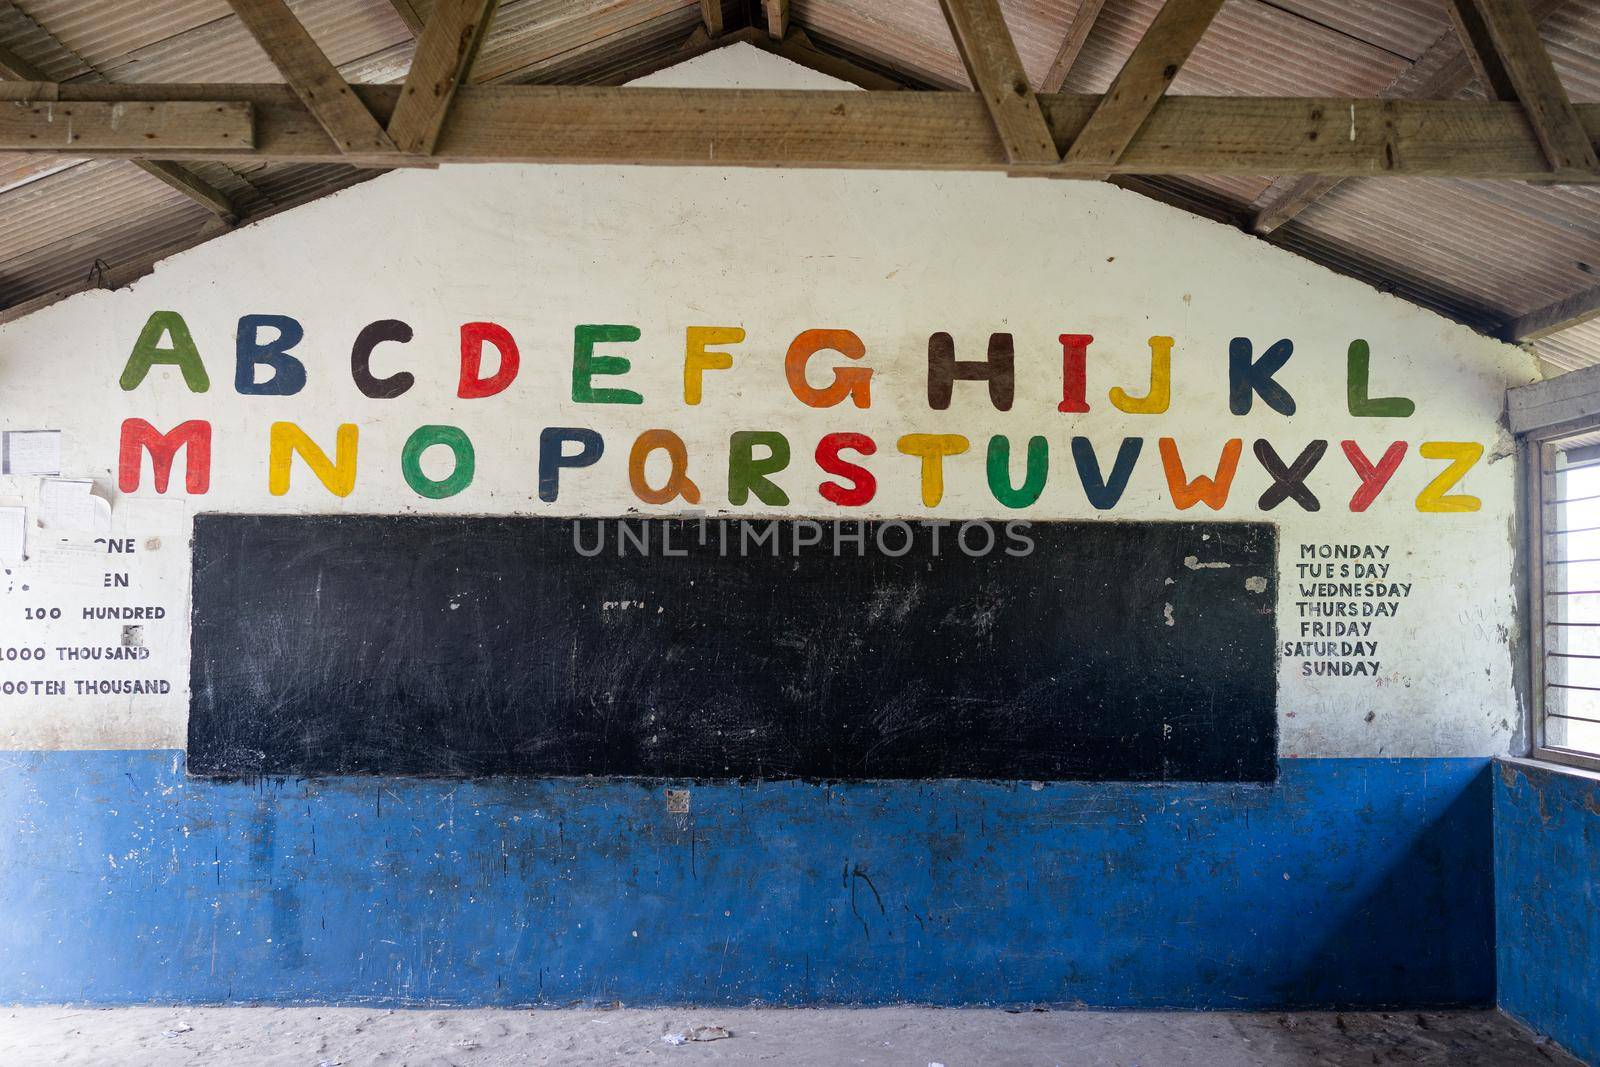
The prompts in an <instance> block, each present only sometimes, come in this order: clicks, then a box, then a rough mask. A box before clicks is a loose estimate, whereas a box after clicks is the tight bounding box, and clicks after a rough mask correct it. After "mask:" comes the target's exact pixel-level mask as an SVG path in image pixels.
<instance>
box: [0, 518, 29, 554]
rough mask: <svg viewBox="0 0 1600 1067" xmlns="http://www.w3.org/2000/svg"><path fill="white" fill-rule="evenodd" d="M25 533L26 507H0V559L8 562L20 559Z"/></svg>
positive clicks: (26, 524)
mask: <svg viewBox="0 0 1600 1067" xmlns="http://www.w3.org/2000/svg"><path fill="white" fill-rule="evenodd" d="M27 535H28V512H27V509H26V508H9V507H7V508H0V560H6V561H8V562H10V561H13V560H20V559H22V558H23V555H22V553H23V549H24V548H25V547H26V543H27V542H26V538H27Z"/></svg>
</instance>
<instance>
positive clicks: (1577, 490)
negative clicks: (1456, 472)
mask: <svg viewBox="0 0 1600 1067" xmlns="http://www.w3.org/2000/svg"><path fill="white" fill-rule="evenodd" d="M1596 416H1597V417H1596V419H1595V420H1594V425H1593V426H1588V427H1585V428H1584V429H1583V430H1581V431H1580V432H1581V433H1584V434H1586V435H1587V438H1586V439H1585V440H1583V442H1582V443H1581V444H1579V443H1578V442H1577V441H1573V445H1574V446H1576V447H1573V446H1568V447H1566V448H1563V441H1564V440H1571V439H1572V438H1573V437H1574V436H1575V435H1574V434H1572V433H1571V432H1570V431H1568V432H1567V433H1566V434H1565V435H1564V437H1561V436H1550V437H1545V438H1542V439H1541V438H1538V437H1537V436H1535V437H1534V438H1533V439H1532V440H1529V441H1527V442H1526V443H1527V445H1528V448H1527V451H1526V452H1525V456H1526V457H1527V460H1528V461H1529V463H1530V465H1531V467H1532V469H1530V470H1529V472H1528V473H1529V474H1530V475H1531V476H1532V477H1530V478H1529V479H1528V488H1529V493H1530V499H1529V500H1528V503H1529V505H1530V506H1529V508H1528V509H1527V511H1528V514H1527V516H1526V518H1527V522H1528V524H1529V531H1528V532H1529V541H1528V544H1529V547H1530V549H1531V551H1532V552H1533V553H1534V554H1535V558H1534V560H1533V562H1534V563H1535V564H1536V565H1535V566H1532V567H1530V568H1529V569H1528V575H1529V580H1530V582H1531V584H1532V588H1531V589H1530V593H1531V594H1532V595H1531V596H1530V597H1529V601H1528V608H1529V611H1530V612H1533V613H1534V615H1535V618H1534V619H1533V620H1530V621H1532V622H1534V623H1535V625H1534V626H1532V627H1530V632H1531V634H1532V638H1531V640H1532V643H1533V646H1534V647H1533V648H1532V649H1531V651H1532V652H1533V655H1532V657H1531V666H1532V669H1533V683H1534V693H1535V697H1536V699H1535V707H1536V713H1535V734H1536V741H1535V749H1536V751H1537V752H1538V753H1539V754H1541V755H1545V756H1552V753H1554V754H1555V755H1554V756H1553V757H1552V758H1560V759H1562V760H1564V761H1567V762H1580V763H1584V764H1586V765H1593V766H1600V669H1597V668H1596V667H1594V666H1590V664H1592V663H1600V641H1597V640H1596V637H1595V636H1593V635H1595V633H1596V631H1600V581H1597V579H1596V577H1595V575H1594V574H1592V573H1587V572H1585V571H1583V570H1581V569H1577V568H1578V565H1581V564H1600V550H1597V548H1596V545H1595V543H1594V540H1591V539H1595V540H1600V537H1597V535H1600V525H1596V524H1595V505H1594V503H1593V502H1595V501H1600V448H1596V446H1595V445H1594V444H1593V443H1592V442H1593V440H1594V438H1593V432H1594V429H1595V428H1597V427H1600V412H1597V413H1596ZM1585 472H1587V473H1585ZM1569 475H1570V477H1568V476H1569ZM1585 505H1587V506H1585Z"/></svg>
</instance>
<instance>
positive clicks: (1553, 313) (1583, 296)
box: [1500, 287, 1600, 343]
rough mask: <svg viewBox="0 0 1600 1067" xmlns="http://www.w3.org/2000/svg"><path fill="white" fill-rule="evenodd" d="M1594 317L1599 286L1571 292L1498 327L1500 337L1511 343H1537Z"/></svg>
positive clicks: (1599, 300) (1599, 315) (1597, 314)
mask: <svg viewBox="0 0 1600 1067" xmlns="http://www.w3.org/2000/svg"><path fill="white" fill-rule="evenodd" d="M1596 318H1600V287H1596V288H1594V289H1586V290H1584V291H1583V292H1581V293H1574V294H1573V295H1572V296H1569V297H1565V298H1564V299H1561V300H1557V301H1556V302H1555V303H1553V304H1549V305H1546V306H1545V307H1542V308H1538V309H1536V310H1534V311H1530V312H1528V313H1527V314H1526V315H1519V316H1518V317H1516V318H1514V319H1512V320H1511V321H1510V322H1508V323H1506V324H1505V325H1504V326H1503V327H1501V329H1500V337H1501V339H1502V340H1505V341H1511V342H1513V343H1515V342H1519V341H1537V340H1538V339H1539V338H1541V337H1549V336H1550V335H1551V334H1553V333H1560V332H1561V331H1562V330H1568V329H1571V328H1572V327H1574V326H1581V325H1583V324H1584V323H1586V322H1588V321H1590V320H1591V319H1596Z"/></svg>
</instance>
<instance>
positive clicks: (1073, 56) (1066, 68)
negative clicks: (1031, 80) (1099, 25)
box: [1039, 0, 1106, 93]
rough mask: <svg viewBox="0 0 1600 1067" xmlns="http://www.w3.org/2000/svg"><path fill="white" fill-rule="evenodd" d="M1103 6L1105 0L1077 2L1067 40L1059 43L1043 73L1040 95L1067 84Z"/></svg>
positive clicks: (1055, 91) (1103, 8) (1058, 89)
mask: <svg viewBox="0 0 1600 1067" xmlns="http://www.w3.org/2000/svg"><path fill="white" fill-rule="evenodd" d="M1105 6H1106V0H1079V2H1078V10H1077V11H1075V12H1073V15H1072V25H1070V26H1068V27H1067V38H1066V40H1064V41H1062V42H1061V48H1060V49H1059V50H1058V51H1057V52H1056V55H1055V58H1054V59H1052V60H1051V61H1050V69H1049V70H1048V71H1046V72H1045V76H1044V81H1043V82H1040V83H1039V91H1040V92H1041V93H1059V92H1060V91H1061V87H1062V86H1063V85H1065V84H1067V76H1068V75H1069V74H1071V73H1072V68H1073V67H1074V66H1075V65H1076V64H1077V62H1078V56H1080V55H1082V54H1083V46H1084V44H1085V43H1086V42H1087V41H1088V40H1089V31H1091V30H1093V29H1094V24H1095V23H1096V22H1097V21H1099V19H1100V12H1102V11H1104V10H1105Z"/></svg>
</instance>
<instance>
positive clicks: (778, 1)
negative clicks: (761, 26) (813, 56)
mask: <svg viewBox="0 0 1600 1067" xmlns="http://www.w3.org/2000/svg"><path fill="white" fill-rule="evenodd" d="M762 4H763V6H764V7H765V8H766V15H767V36H768V37H771V38H772V39H773V40H774V41H781V40H783V39H784V38H785V37H787V36H789V0H762Z"/></svg>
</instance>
